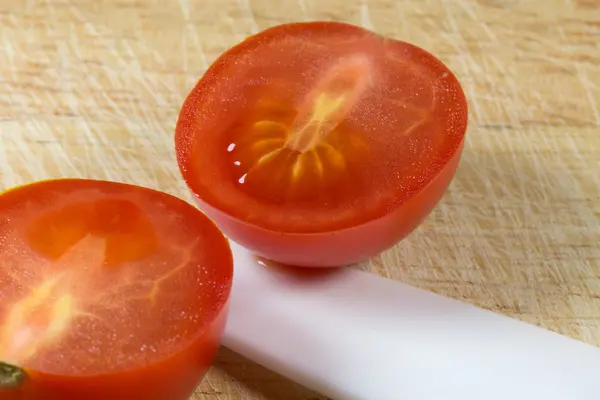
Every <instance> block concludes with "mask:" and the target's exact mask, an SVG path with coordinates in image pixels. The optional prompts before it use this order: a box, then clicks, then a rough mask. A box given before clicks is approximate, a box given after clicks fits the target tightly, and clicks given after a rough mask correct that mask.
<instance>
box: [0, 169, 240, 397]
mask: <svg viewBox="0 0 600 400" xmlns="http://www.w3.org/2000/svg"><path fill="white" fill-rule="evenodd" d="M0 263H1V265H2V268H0V398H2V399H3V400H5V399H6V400H17V399H19V400H20V399H23V400H80V399H90V400H95V399H97V400H106V399H128V400H138V399H139V400H149V399H156V400H166V399H168V400H186V399H188V398H189V396H191V394H192V393H193V391H194V389H195V388H196V386H197V385H198V383H199V381H200V380H201V379H202V377H203V376H204V374H205V373H206V371H207V369H208V368H209V366H210V364H211V363H212V361H213V359H214V356H215V354H216V351H217V349H218V347H219V345H220V340H221V335H222V333H223V329H224V324H225V319H226V315H227V301H228V297H229V292H230V289H231V283H232V274H233V272H232V270H233V260H232V255H231V250H230V247H229V243H228V241H227V239H226V238H225V237H224V236H223V234H222V233H221V232H220V231H219V229H218V228H217V227H216V225H214V223H213V222H212V221H211V220H209V219H208V218H207V217H206V216H205V215H204V214H202V213H201V212H200V211H198V210H197V209H196V208H194V207H193V206H192V205H190V204H187V203H186V202H184V201H183V200H180V199H177V198H175V197H173V196H170V195H167V194H165V193H161V192H158V191H154V190H151V189H146V188H142V187H138V186H133V185H127V184H122V183H115V182H107V181H94V180H83V179H64V180H53V181H42V182H37V183H34V184H30V185H27V186H22V187H18V188H15V189H13V190H10V191H8V192H5V193H4V194H2V195H0Z"/></svg>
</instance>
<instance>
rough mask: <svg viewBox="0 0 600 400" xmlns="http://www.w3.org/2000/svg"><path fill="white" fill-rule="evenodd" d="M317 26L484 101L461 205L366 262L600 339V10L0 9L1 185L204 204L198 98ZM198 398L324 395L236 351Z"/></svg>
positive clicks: (549, 1) (555, 3) (457, 186)
mask: <svg viewBox="0 0 600 400" xmlns="http://www.w3.org/2000/svg"><path fill="white" fill-rule="evenodd" d="M309 19H312V20H314V19H326V20H340V21H346V22H351V23H355V24H360V25H363V26H365V27H367V28H371V29H374V30H376V31H378V32H380V33H382V34H386V35H389V36H392V37H395V38H398V39H403V40H406V41H410V42H412V43H414V44H417V45H419V46H422V47H424V48H425V49H427V50H429V51H431V52H432V53H434V54H435V55H437V56H438V57H439V58H441V59H442V60H443V61H444V62H446V63H447V64H448V65H449V66H450V67H451V68H452V69H453V70H454V71H455V72H456V74H457V76H458V77H459V79H460V81H461V83H462V84H463V85H464V88H465V91H466V93H467V96H468V98H469V106H470V111H471V115H470V121H469V124H470V125H469V130H468V142H467V147H466V149H465V154H464V159H463V161H462V163H461V165H460V168H459V171H458V174H457V176H456V179H455V181H454V182H453V184H452V185H451V187H450V189H449V191H448V193H447V195H446V196H445V198H444V199H443V201H442V202H441V204H440V205H439V206H438V207H437V208H436V210H435V211H434V212H433V214H432V215H431V217H430V218H429V219H428V220H427V221H426V222H425V223H424V224H423V226H422V227H420V228H419V229H418V230H417V231H416V232H415V233H414V234H412V235H411V236H410V237H409V238H408V239H406V240H405V241H403V242H401V243H399V244H398V245H397V246H396V247H395V248H394V249H392V250H390V251H387V252H386V253H384V254H382V255H380V256H378V257H375V258H374V259H373V260H371V261H370V262H368V263H365V264H364V265H362V266H360V267H361V268H365V269H368V270H370V271H373V272H374V273H378V274H381V275H384V276H387V277H389V278H391V279H396V280H400V281H404V282H408V283H410V284H412V285H415V286H419V287H422V288H426V289H429V290H432V291H435V292H438V293H442V294H444V295H447V296H451V297H455V298H459V299H463V300H465V301H467V302H470V303H473V304H476V305H478V306H481V307H484V308H487V309H491V310H495V311H499V312H501V313H504V314H507V315H510V316H513V317H515V318H518V319H521V320H524V321H528V322H531V323H534V324H537V325H540V326H543V327H546V328H548V329H551V330H554V331H557V332H560V333H563V334H565V335H569V336H572V337H574V338H578V339H580V340H583V341H585V342H588V343H591V344H594V345H600V245H599V243H600V108H599V104H600V67H599V65H600V45H599V43H600V3H599V2H598V1H595V0H536V1H516V0H503V1H502V0H478V1H476V0H465V1H442V0H428V1H407V0H404V1H398V0H363V1H359V0H357V1H348V0H327V1H321V0H292V1H288V0H277V1H271V0H237V1H236V0H179V1H168V0H154V1H142V0H140V1H133V0H106V1H95V0H78V1H64V0H54V1H35V0H27V1H25V0H23V1H14V0H0V43H1V46H0V189H5V188H8V187H11V186H14V185H17V184H21V183H25V182H30V181H33V180H37V179H43V178H51V177H67V176H68V177H89V178H98V179H111V180H115V181H123V182H133V183H137V184H140V185H145V186H149V187H153V188H157V189H160V190H163V191H166V192H169V193H173V194H176V195H178V196H180V197H183V198H188V195H187V192H186V191H185V189H184V186H183V183H182V181H181V179H180V177H179V174H178V170H177V165H176V162H175V158H174V154H173V145H172V141H173V140H172V136H173V130H174V124H175V121H176V118H177V113H178V110H179V107H180V106H181V104H182V102H183V99H184V97H185V96H186V94H187V93H188V91H189V90H190V89H191V87H192V86H193V85H194V83H195V82H196V81H197V79H198V78H199V77H200V75H201V74H202V72H203V71H204V70H205V68H206V67H207V66H208V65H209V63H211V62H212V61H213V60H214V59H215V58H216V57H217V56H218V55H219V53H221V52H222V51H224V50H225V49H226V48H227V47H229V46H231V45H233V44H235V43H236V42H238V41H240V40H241V39H243V38H244V37H245V36H247V35H249V34H251V33H253V32H256V31H257V30H259V29H264V28H267V27H269V26H272V25H275V24H278V23H282V22H288V21H294V20H309ZM315 328H316V329H318V327H315ZM195 398H196V399H229V400H234V399H249V400H256V399H292V400H293V399H302V400H308V399H319V398H320V397H319V396H317V395H316V394H314V393H312V392H310V391H308V390H306V389H303V388H301V387H299V386H297V385H295V384H293V383H291V382H289V381H286V380H285V379H283V378H281V377H279V376H278V375H276V374H275V373H272V372H269V371H266V370H264V369H263V368H261V367H259V366H257V365H255V364H253V363H251V362H249V361H247V360H243V359H242V358H240V357H239V356H237V355H235V354H233V353H231V352H230V351H227V350H223V351H222V352H221V354H220V355H219V359H218V361H217V363H216V365H215V367H214V368H213V370H212V371H211V372H210V374H209V375H208V377H207V378H206V379H205V381H204V382H203V383H202V385H201V386H200V388H199V389H198V394H197V395H196V396H195Z"/></svg>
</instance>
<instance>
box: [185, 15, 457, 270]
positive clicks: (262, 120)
mask: <svg viewBox="0 0 600 400" xmlns="http://www.w3.org/2000/svg"><path fill="white" fill-rule="evenodd" d="M467 115H468V110H467V101H466V98H465V96H464V92H463V90H462V88H461V85H460V83H459V82H458V80H457V78H456V77H455V76H454V75H453V73H452V72H451V71H450V70H449V69H448V67H446V66H445V65H444V64H443V63H442V62H441V61H440V60H438V59H437V58H435V57H434V56H433V55H431V54H430V53H428V52H426V51H425V50H423V49H421V48H419V47H416V46H414V45H411V44H409V43H405V42H402V41H398V40H392V39H390V38H385V37H382V36H380V35H377V34H375V33H373V32H370V31H368V30H365V29H363V28H359V27H357V26H353V25H349V24H345V23H338V22H306V23H291V24H284V25H279V26H276V27H273V28H269V29H266V30H264V31H262V32H260V33H258V34H256V35H253V36H251V37H249V38H247V39H246V40H244V41H243V42H241V43H239V44H237V45H236V46H234V47H232V48H231V49H229V50H228V51H226V52H225V53H224V54H222V55H221V56H220V57H219V58H218V59H217V60H216V61H215V62H214V63H213V64H212V65H211V66H210V68H209V69H208V70H207V71H206V72H205V74H204V75H203V76H202V77H201V79H200V80H199V81H198V83H197V84H196V86H195V87H194V88H193V89H192V91H191V92H190V93H189V95H188V96H187V98H186V100H185V102H184V104H183V106H182V108H181V111H180V115H179V118H178V121H177V126H176V132H175V147H176V152H177V157H178V163H179V167H180V171H181V173H182V176H183V178H184V180H185V182H186V183H187V185H188V187H189V188H190V190H191V192H192V193H193V194H194V195H195V197H196V199H197V202H198V205H199V207H200V208H201V209H202V210H204V212H206V214H207V215H208V216H209V217H211V218H212V219H213V220H214V221H215V222H216V223H217V225H218V226H219V227H220V228H221V230H222V231H223V232H224V233H225V234H226V235H227V236H229V237H230V238H231V239H233V240H234V241H236V242H238V243H240V244H241V245H243V246H245V247H247V248H249V249H251V250H252V251H254V252H255V253H256V254H258V255H260V256H262V257H264V258H267V259H269V260H272V261H278V262H280V263H284V264H292V265H297V266H324V267H331V266H339V265H343V264H349V263H355V262H359V261H362V260H365V259H367V258H369V257H371V256H373V255H375V254H377V253H379V252H381V251H383V250H385V249H386V248H388V247H390V246H392V245H393V244H394V243H396V242H397V241H399V240H401V239H402V238H403V237H405V236H406V235H408V234H409V233H411V232H412V231H413V230H414V229H415V228H416V227H417V226H418V225H419V224H420V223H421V221H423V219H424V218H425V217H426V216H427V215H428V214H429V213H430V212H431V210H432V209H433V208H434V207H435V206H436V204H437V203H438V201H439V200H440V199H441V197H442V196H443V194H444V192H445V191H446V188H447V187H448V185H449V184H450V182H451V181H452V179H453V176H454V173H455V170H456V168H457V165H458V162H459V159H460V156H461V153H462V148H463V142H464V136H465V132H466V127H467Z"/></svg>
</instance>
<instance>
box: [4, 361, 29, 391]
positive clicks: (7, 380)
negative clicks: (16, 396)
mask: <svg viewBox="0 0 600 400" xmlns="http://www.w3.org/2000/svg"><path fill="white" fill-rule="evenodd" d="M26 376H27V375H26V373H25V371H23V370H22V369H21V368H19V367H15V366H14V365H10V364H6V363H3V362H0V389H14V388H17V387H19V386H21V385H22V384H23V382H24V381H25V378H26Z"/></svg>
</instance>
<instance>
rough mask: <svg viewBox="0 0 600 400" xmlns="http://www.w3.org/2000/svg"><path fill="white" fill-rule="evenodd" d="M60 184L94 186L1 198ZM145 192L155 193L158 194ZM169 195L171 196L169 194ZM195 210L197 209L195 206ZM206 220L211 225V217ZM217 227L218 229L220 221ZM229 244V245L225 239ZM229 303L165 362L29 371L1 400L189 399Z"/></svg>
mask: <svg viewBox="0 0 600 400" xmlns="http://www.w3.org/2000/svg"><path fill="white" fill-rule="evenodd" d="M60 181H67V182H68V181H74V182H76V181H81V182H83V183H84V184H85V185H88V184H89V183H90V182H94V181H93V180H84V179H58V180H49V181H40V182H35V183H31V184H28V185H23V186H18V187H15V188H11V189H9V190H8V191H5V192H0V196H4V195H7V194H9V193H11V192H16V191H18V190H19V189H21V188H27V187H33V186H34V185H36V184H37V183H41V184H45V183H52V182H59V183H60ZM95 182H99V183H100V184H101V185H102V184H109V185H112V184H116V185H122V186H132V185H128V184H123V183H114V182H110V181H95ZM142 189H143V190H146V191H152V189H146V188H142ZM164 195H165V196H170V195H167V194H166V193H165V194H164ZM179 200H180V199H179ZM181 201H182V200H181ZM190 209H192V206H191V205H190ZM201 218H204V219H205V220H206V221H208V219H207V218H206V216H201ZM212 223H213V226H214V222H212ZM215 229H216V227H215ZM223 240H224V241H225V243H226V242H227V240H226V239H225V238H224V237H223ZM226 244H227V246H226V247H227V249H228V252H227V254H223V256H225V257H224V258H223V260H222V262H223V264H222V268H223V271H227V275H228V282H227V284H228V289H227V294H229V291H230V288H231V282H232V271H233V258H232V254H231V252H230V250H229V244H228V243H226ZM0 289H1V287H0ZM228 303H229V302H228V300H227V301H225V302H224V303H223V304H222V307H221V309H220V311H219V313H218V314H217V315H216V317H214V319H213V320H212V321H211V322H210V323H209V324H206V326H205V328H204V330H203V331H202V332H199V334H198V337H197V338H196V339H195V340H194V341H193V342H192V343H190V345H189V346H188V347H187V348H185V349H182V350H180V351H179V352H177V353H175V354H172V355H171V356H169V357H167V358H164V359H162V360H160V361H159V362H156V363H154V364H150V365H147V366H145V367H142V368H136V369H133V370H128V371H119V372H114V373H107V374H99V375H90V376H62V375H52V374H46V373H41V372H39V371H27V370H25V372H26V373H27V378H26V379H25V381H24V382H23V384H22V385H21V386H19V387H18V388H14V389H2V388H0V400H107V399H114V400H188V399H189V398H190V397H191V396H192V395H193V393H194V390H195V389H196V388H197V386H198V385H199V384H200V382H201V381H202V379H203V378H204V376H205V375H206V373H207V372H208V370H209V369H210V367H211V365H212V363H213V361H214V359H215V356H216V354H217V351H218V350H219V348H220V346H221V338H222V336H223V332H224V329H225V325H226V321H227V317H228V308H229V307H228ZM0 361H1V360H0Z"/></svg>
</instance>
